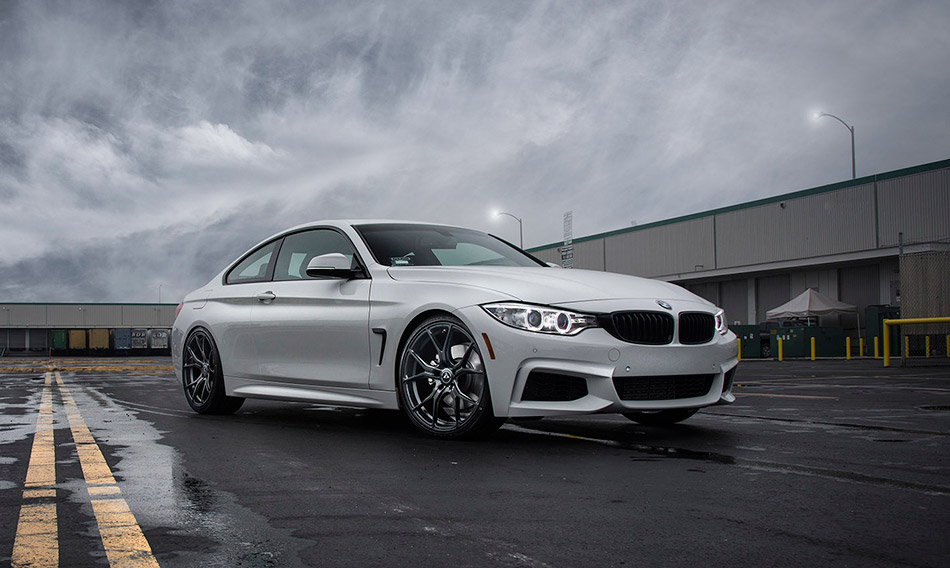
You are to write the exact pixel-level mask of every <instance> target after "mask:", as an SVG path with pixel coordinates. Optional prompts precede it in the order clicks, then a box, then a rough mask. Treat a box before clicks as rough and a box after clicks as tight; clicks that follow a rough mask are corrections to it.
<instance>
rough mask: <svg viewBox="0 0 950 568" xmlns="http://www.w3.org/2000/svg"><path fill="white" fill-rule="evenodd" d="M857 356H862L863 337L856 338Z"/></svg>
mask: <svg viewBox="0 0 950 568" xmlns="http://www.w3.org/2000/svg"><path fill="white" fill-rule="evenodd" d="M858 357H864V338H863V337H861V338H859V339H858Z"/></svg>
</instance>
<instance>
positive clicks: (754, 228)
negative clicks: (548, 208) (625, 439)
mask: <svg viewBox="0 0 950 568" xmlns="http://www.w3.org/2000/svg"><path fill="white" fill-rule="evenodd" d="M572 246H573V262H574V267H575V268H587V269H591V270H605V271H609V272H619V273H622V274H632V275H636V276H645V277H649V278H656V279H660V280H665V281H668V282H674V283H676V284H679V285H681V286H684V287H686V288H687V289H689V290H691V291H693V292H694V293H696V294H698V295H700V296H702V297H704V298H706V299H708V300H710V301H711V302H713V303H715V304H717V305H719V306H721V307H722V308H723V309H724V310H725V312H726V316H727V317H728V319H729V321H730V323H732V324H757V323H760V322H763V321H765V320H766V319H767V318H766V312H767V311H768V310H770V309H772V308H775V307H777V306H780V305H782V304H784V303H785V302H787V301H789V300H790V299H791V298H794V297H795V296H797V295H799V294H800V293H802V292H803V291H805V290H806V289H808V288H813V289H815V290H817V291H818V292H820V293H821V294H823V295H825V296H827V297H829V298H832V299H836V300H840V301H843V302H846V303H848V304H852V305H854V306H856V307H857V311H856V316H850V315H842V316H832V317H828V318H822V320H823V321H822V322H821V323H822V324H823V325H832V326H839V327H842V328H844V332H845V334H846V335H848V334H851V335H854V336H855V337H857V335H858V330H859V325H858V317H857V316H860V318H861V324H860V328H862V329H863V330H865V333H863V335H864V336H866V335H867V334H866V330H867V326H868V324H869V323H870V324H871V325H872V326H873V325H874V324H876V323H877V322H875V321H871V322H868V321H867V319H868V318H867V315H868V314H870V315H871V319H872V320H874V319H875V314H895V315H896V309H897V308H899V309H900V310H901V316H902V317H933V316H948V315H950V160H943V161H940V162H934V163H930V164H924V165H921V166H917V167H913V168H907V169H902V170H897V171H893V172H887V173H881V174H877V175H873V176H868V177H863V178H859V179H855V180H850V181H846V182H842V183H836V184H833V185H827V186H823V187H816V188H813V189H807V190H803V191H798V192H795V193H789V194H785V195H779V196H777V197H770V198H767V199H760V200H758V201H752V202H749V203H743V204H741V205H736V206H733V207H724V208H721V209H715V210H712V211H707V212H703V213H697V214H694V215H687V216H684V217H677V218H675V219H669V220H666V221H660V222H656V223H650V224H648V225H642V226H635V227H629V228H626V229H621V230H617V231H611V232H607V233H601V234H597V235H591V236H587V237H583V238H578V239H574V240H573V243H572ZM562 248H564V245H563V244H561V243H555V244H551V245H547V246H541V247H536V248H533V249H531V252H532V253H533V254H535V255H536V256H537V257H538V258H541V259H542V260H544V261H547V262H553V263H560V262H561V258H562V257H561V252H562ZM878 306H885V307H890V308H892V309H891V310H887V309H876V307H878ZM869 307H871V308H872V309H871V311H870V312H869V311H868V308H869ZM889 317H891V316H889ZM924 331H925V330H922V331H921V332H922V333H923V332H924ZM926 332H927V333H930V332H931V331H926ZM932 332H933V333H940V330H932Z"/></svg>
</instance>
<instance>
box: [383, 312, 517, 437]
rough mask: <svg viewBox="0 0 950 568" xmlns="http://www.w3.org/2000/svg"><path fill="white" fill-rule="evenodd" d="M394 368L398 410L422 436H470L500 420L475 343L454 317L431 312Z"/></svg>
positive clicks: (413, 333) (410, 340)
mask: <svg viewBox="0 0 950 568" xmlns="http://www.w3.org/2000/svg"><path fill="white" fill-rule="evenodd" d="M398 371H399V373H398V376H397V381H398V388H399V399H400V404H401V406H402V410H403V412H405V414H406V416H407V417H408V418H409V421H410V422H411V423H412V425H413V426H415V427H416V428H417V429H418V430H420V431H421V432H423V433H424V434H427V435H429V436H432V437H436V438H471V437H474V436H477V435H479V434H484V433H486V432H489V431H491V430H494V429H496V428H498V427H499V426H501V424H502V423H504V419H497V418H495V415H494V413H493V412H492V405H491V393H490V392H489V388H488V375H487V373H486V372H485V367H484V365H483V363H482V356H481V352H480V351H479V349H478V344H477V343H475V339H474V338H473V337H472V334H471V333H469V331H468V330H467V329H465V326H464V325H463V324H462V322H461V321H459V320H458V319H456V318H454V317H452V316H449V315H441V316H433V317H431V318H429V319H427V320H425V321H424V322H422V323H421V324H420V325H419V326H418V327H417V328H416V329H415V330H414V331H413V332H412V334H411V335H410V336H409V339H408V340H407V341H406V343H405V346H404V347H403V348H402V351H401V353H400V355H399V367H398Z"/></svg>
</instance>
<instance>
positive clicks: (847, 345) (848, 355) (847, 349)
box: [844, 337, 851, 361]
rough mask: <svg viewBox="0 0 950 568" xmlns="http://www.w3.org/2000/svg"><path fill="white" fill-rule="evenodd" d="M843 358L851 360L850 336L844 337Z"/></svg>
mask: <svg viewBox="0 0 950 568" xmlns="http://www.w3.org/2000/svg"><path fill="white" fill-rule="evenodd" d="M844 358H845V359H846V360H848V361H850V360H851V338H850V337H845V338H844Z"/></svg>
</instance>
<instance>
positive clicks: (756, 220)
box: [716, 184, 875, 268]
mask: <svg viewBox="0 0 950 568" xmlns="http://www.w3.org/2000/svg"><path fill="white" fill-rule="evenodd" d="M783 204H784V207H783V206H782V205H783ZM874 237H875V235H874V186H873V184H866V185H860V186H857V187H852V188H847V189H842V190H839V191H834V192H829V193H821V194H817V195H809V196H805V197H799V198H796V199H790V200H788V201H783V202H782V203H769V204H766V205H762V206H759V207H751V208H748V209H741V210H738V211H729V212H726V213H721V214H719V215H717V216H716V246H717V259H718V262H719V265H718V267H719V268H733V267H738V266H745V265H749V264H759V263H764V262H776V261H785V260H797V259H803V258H808V257H812V256H824V255H829V254H840V253H847V252H854V251H860V250H869V249H873V248H875V241H874Z"/></svg>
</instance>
